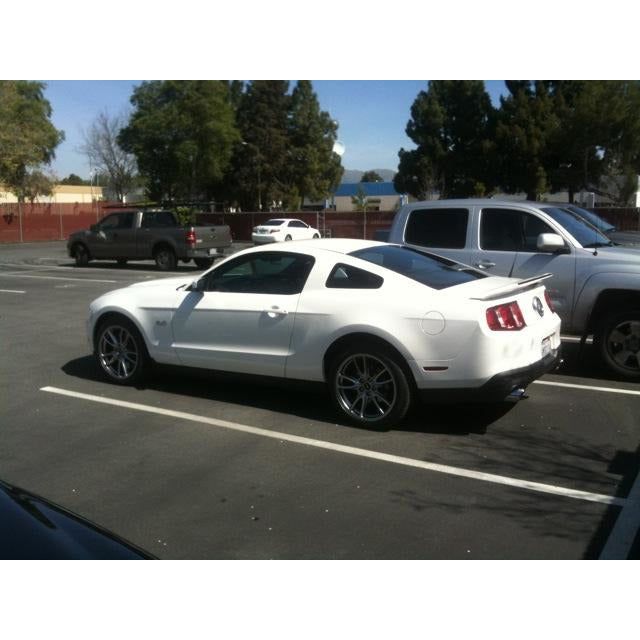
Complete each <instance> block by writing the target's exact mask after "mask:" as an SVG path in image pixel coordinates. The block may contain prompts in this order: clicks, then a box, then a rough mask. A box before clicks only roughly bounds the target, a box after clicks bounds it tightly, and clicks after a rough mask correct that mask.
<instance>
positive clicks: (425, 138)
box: [394, 80, 495, 197]
mask: <svg viewBox="0 0 640 640" xmlns="http://www.w3.org/2000/svg"><path fill="white" fill-rule="evenodd" d="M494 120H495V110H494V109H493V107H492V105H491V99H490V98H489V94H488V93H487V92H486V90H485V88H484V83H483V82H482V81H480V80H437V81H436V80H434V81H431V82H430V83H429V88H428V90H427V91H426V92H425V91H421V92H420V93H419V94H418V96H417V97H416V99H415V101H414V103H413V104H412V106H411V119H410V120H409V122H408V124H407V127H406V132H407V135H408V136H409V137H410V138H411V139H412V140H413V142H415V144H416V145H417V149H414V150H410V151H407V150H405V149H401V150H400V152H399V157H400V163H399V167H398V173H397V174H396V177H395V178H394V185H395V187H396V189H397V190H398V191H404V192H408V193H410V194H412V195H414V196H417V197H419V196H421V195H424V194H425V192H431V191H434V190H438V191H439V192H440V194H441V196H442V197H456V196H460V197H464V196H469V195H475V194H478V193H483V192H485V191H486V190H489V189H490V188H491V187H492V186H493V184H492V171H491V169H492V167H491V164H492V157H493V156H492V154H493V141H492V140H493V127H494Z"/></svg>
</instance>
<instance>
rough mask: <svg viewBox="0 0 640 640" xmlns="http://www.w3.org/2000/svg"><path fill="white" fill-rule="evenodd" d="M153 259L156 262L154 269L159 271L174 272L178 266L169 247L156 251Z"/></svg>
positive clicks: (174, 255)
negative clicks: (156, 268)
mask: <svg viewBox="0 0 640 640" xmlns="http://www.w3.org/2000/svg"><path fill="white" fill-rule="evenodd" d="M153 259H154V260H155V261H156V267H158V269H160V271H174V270H175V268H176V265H177V264H178V259H177V258H176V254H175V252H174V251H173V249H171V248H170V247H160V248H159V249H156V251H155V253H154V254H153Z"/></svg>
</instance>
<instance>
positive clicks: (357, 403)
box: [328, 342, 411, 429]
mask: <svg viewBox="0 0 640 640" xmlns="http://www.w3.org/2000/svg"><path fill="white" fill-rule="evenodd" d="M328 382H329V387H330V391H331V397H332V400H333V403H334V405H335V407H336V409H337V410H338V412H339V413H341V414H342V416H343V417H346V418H347V419H348V420H349V421H350V422H352V423H354V424H356V425H358V426H361V427H365V428H367V429H386V428H389V427H394V426H396V425H398V424H399V423H400V422H401V421H402V420H403V418H404V417H405V415H406V414H407V411H408V410H409V406H410V405H411V387H410V386H409V381H408V380H407V376H406V374H405V372H404V371H403V369H402V366H401V364H400V363H399V362H398V361H397V356H396V355H395V354H394V353H392V352H391V351H390V350H388V349H384V348H383V347H382V346H380V345H376V344H369V343H366V342H363V343H361V344H359V345H354V346H352V347H349V348H348V349H346V350H344V351H342V352H341V353H339V354H337V355H336V356H335V357H334V358H333V359H332V362H331V364H330V367H329V376H328Z"/></svg>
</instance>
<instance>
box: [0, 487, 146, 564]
mask: <svg viewBox="0 0 640 640" xmlns="http://www.w3.org/2000/svg"><path fill="white" fill-rule="evenodd" d="M152 558H153V556H151V555H150V554H148V553H147V552H146V551H143V550H142V549H139V548H137V547H135V546H134V545H132V544H131V543H129V542H126V541H125V540H123V539H122V538H119V537H118V536H116V535H115V534H113V533H111V532H110V531H107V530H106V529H102V528H101V527H98V526H97V525H95V524H92V523H91V522H89V521H88V520H85V519H84V518H81V517H80V516H77V515H75V514H73V513H71V512H70V511H67V510H66V509H63V508H62V507H59V506H57V505H55V504H53V503H51V502H49V501H48V500H45V499H44V498H41V497H39V496H36V495H34V494H32V493H29V492H28V491H24V490H23V489H18V488H17V487H14V486H11V485H8V484H6V483H4V482H0V559H3V560H145V559H152Z"/></svg>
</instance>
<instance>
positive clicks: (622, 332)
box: [606, 320, 640, 373]
mask: <svg viewBox="0 0 640 640" xmlns="http://www.w3.org/2000/svg"><path fill="white" fill-rule="evenodd" d="M606 346H607V351H608V352H609V354H610V356H611V358H612V359H613V361H614V362H615V363H616V364H617V365H618V366H619V367H622V368H624V369H627V370H631V371H632V372H635V373H637V372H640V320H624V321H622V322H620V323H619V324H617V325H616V326H615V327H614V328H613V329H612V330H611V331H610V332H609V335H608V336H607V345H606Z"/></svg>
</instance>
